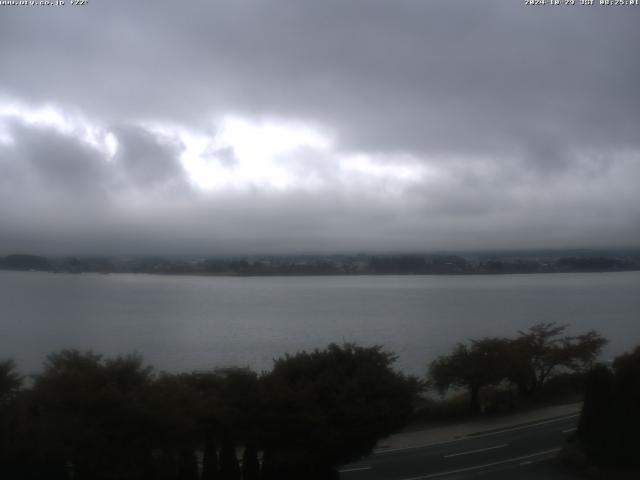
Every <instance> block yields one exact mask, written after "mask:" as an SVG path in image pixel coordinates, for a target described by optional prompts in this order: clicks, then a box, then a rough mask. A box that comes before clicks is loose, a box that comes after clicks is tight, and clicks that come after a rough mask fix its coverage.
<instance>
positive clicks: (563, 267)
mask: <svg viewBox="0 0 640 480" xmlns="http://www.w3.org/2000/svg"><path fill="white" fill-rule="evenodd" d="M0 270H11V271H48V272H54V273H70V274H76V273H102V274H107V273H146V274H157V275H197V276H225V277H294V276H295V277H299V276H353V275H506V274H537V273H603V272H624V271H638V270H640V251H629V252H615V251H610V252H609V251H603V252H599V251H598V252H566V253H565V254H564V255H559V254H558V253H555V254H554V253H551V252H546V253H545V252H538V253H536V254H531V253H526V252H521V253H520V254H517V253H513V252H510V253H502V254H500V253H492V254H472V253H469V254H464V255H463V254H460V255H453V254H437V255H436V254H412V255H366V254H357V255H281V256H248V257H205V258H193V257H192V258H172V257H141V258H140V257H138V258H121V257H118V258H113V257H65V258H53V257H44V256H39V255H31V254H13V255H8V256H6V257H0Z"/></svg>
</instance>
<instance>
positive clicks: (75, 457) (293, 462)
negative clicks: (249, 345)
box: [0, 323, 640, 480]
mask: <svg viewBox="0 0 640 480" xmlns="http://www.w3.org/2000/svg"><path fill="white" fill-rule="evenodd" d="M566 328H567V327H566V326H565V325H557V324H555V323H539V324H536V325H533V326H532V327H530V328H529V329H528V330H526V331H521V332H519V334H518V335H517V336H516V337H514V338H503V337H485V338H482V339H477V340H472V341H469V342H467V343H459V344H458V345H457V346H456V347H455V348H454V349H453V350H452V351H451V353H449V354H447V355H443V356H441V357H439V358H437V359H436V360H434V361H433V362H432V363H431V364H430V365H429V366H427V368H426V374H425V377H424V378H422V379H420V378H417V377H413V376H407V375H405V374H403V373H401V372H398V371H397V370H395V369H394V368H393V363H394V361H395V359H396V356H395V355H394V354H393V353H391V352H388V351H385V350H384V349H383V347H381V346H373V347H362V346H358V345H355V344H343V345H338V344H331V345H329V346H328V347H327V348H325V349H322V350H314V351H312V352H299V353H296V354H293V355H285V356H284V357H282V358H279V359H276V360H275V361H274V365H273V368H272V370H271V371H268V372H262V373H260V374H258V373H256V372H253V371H251V370H250V369H247V368H224V369H212V370H210V371H199V372H190V373H166V372H156V371H154V370H153V368H152V367H150V366H148V365H146V364H145V363H144V361H143V359H142V358H140V357H139V356H135V355H132V356H119V357H114V358H106V357H103V356H101V355H98V354H96V353H94V352H91V351H88V352H80V351H76V350H63V351H60V352H57V353H53V354H51V355H50V356H49V357H48V358H47V360H46V361H45V363H44V366H43V370H42V371H41V372H40V373H39V374H37V375H34V376H32V377H31V378H30V379H28V380H29V381H27V379H25V378H23V377H21V375H20V373H19V369H18V368H17V366H16V365H15V364H14V362H13V361H12V360H5V361H0V478H2V479H7V480H14V479H20V480H44V479H47V480H71V479H73V480H85V479H86V480H89V479H91V480H102V479H104V480H106V479H122V480H212V479H226V480H254V479H262V480H276V479H277V480H288V479H291V480H293V479H296V480H297V479H302V478H304V479H310V480H314V479H317V480H321V479H322V480H324V479H327V480H328V479H337V478H338V477H339V474H338V468H339V467H340V466H341V465H344V464H346V463H349V462H351V461H355V460H357V459H360V458H362V457H363V456H366V455H368V454H370V453H371V451H372V450H373V448H374V447H375V445H376V443H377V442H378V441H379V440H380V439H381V438H384V437H386V436H388V435H390V434H391V433H393V432H396V431H398V430H400V429H402V428H403V427H405V426H406V425H407V424H408V423H410V422H413V423H416V422H423V421H424V420H425V417H424V413H425V410H430V409H432V408H433V402H434V400H433V398H432V397H431V396H429V395H427V394H428V392H429V391H430V390H433V391H436V392H437V391H440V392H444V391H445V390H446V389H448V388H449V387H456V388H457V389H458V391H459V392H460V391H461V392H462V396H463V397H465V399H466V400H465V404H466V405H467V407H466V408H465V410H466V412H467V413H466V414H467V415H482V414H486V413H487V412H490V411H491V410H490V407H492V403H493V407H495V400H496V399H499V398H503V399H504V398H508V399H509V402H508V403H507V404H505V405H504V406H503V407H504V408H505V409H507V410H513V409H514V408H517V407H518V406H528V407H531V406H532V405H534V404H535V402H536V401H542V403H544V401H548V400H549V393H550V392H552V391H553V389H554V388H555V387H554V386H553V385H554V383H555V384H556V386H557V384H562V383H563V382H565V383H566V379H567V378H570V379H572V380H571V381H572V385H574V386H577V387H576V391H577V392H578V393H579V394H580V396H581V398H582V396H583V395H585V392H586V397H585V407H584V410H583V413H582V417H581V419H580V423H579V428H578V430H577V432H576V434H575V435H574V436H573V437H572V439H571V443H570V448H567V449H566V452H568V453H566V455H567V456H570V457H572V458H575V457H580V456H582V457H584V458H585V459H586V460H585V462H590V464H597V465H605V466H606V465H637V462H638V456H637V455H636V454H635V453H634V452H635V450H634V448H635V447H634V445H635V444H633V439H634V438H635V435H637V432H638V431H640V347H638V348H637V349H636V350H635V351H634V352H633V353H629V354H626V355H622V356H620V357H618V358H617V359H616V360H615V361H614V362H613V364H611V365H604V364H599V363H597V360H598V356H599V354H600V352H601V350H602V347H603V346H604V345H605V344H606V340H605V339H604V338H603V337H602V336H600V335H599V334H598V333H597V332H595V331H588V332H584V333H581V334H578V335H567V334H566ZM456 401H457V400H456V399H453V400H451V399H450V398H443V399H442V400H440V402H445V403H446V402H453V403H455V402H456ZM493 411H494V412H495V410H493ZM501 413H505V411H504V410H503V411H502V412H501ZM443 420H446V418H444V417H438V416H437V414H435V415H434V414H433V411H432V415H431V417H430V418H428V421H430V422H436V423H440V424H441V423H442V421H443ZM428 425H429V424H428V423H427V424H426V425H423V426H422V428H428ZM604 438H607V439H608V440H607V441H604V440H603V439H604ZM630 442H631V443H630Z"/></svg>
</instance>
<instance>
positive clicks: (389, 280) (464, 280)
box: [0, 271, 640, 374]
mask: <svg viewBox="0 0 640 480" xmlns="http://www.w3.org/2000/svg"><path fill="white" fill-rule="evenodd" d="M542 321H545V322H550V321H555V322H560V323H568V324H570V325H571V331H572V332H576V333H577V332H582V331H585V330H587V329H591V328H594V329H596V330H598V331H600V332H601V333H603V334H604V335H605V336H606V337H607V338H609V340H610V341H611V342H610V344H609V345H608V347H607V349H606V351H605V354H604V357H605V358H611V357H612V356H613V355H615V354H618V353H621V352H623V351H625V350H628V349H630V348H632V347H633V346H635V345H638V344H640V272H624V273H590V274H538V275H503V276H489V275H483V276H349V277H251V278H239V277H188V276H154V275H140V274H112V275H97V274H96V275H93V274H82V275H67V274H50V273H36V272H6V271H5V272H0V359H1V358H5V357H13V358H14V359H15V360H16V361H17V363H18V366H19V369H20V370H21V371H22V372H24V373H31V372H36V371H38V370H39V369H40V366H41V364H42V361H43V359H44V358H45V356H46V354H48V353H50V352H52V351H55V350H58V349H61V348H70V347H73V348H79V349H83V350H85V349H93V350H95V351H97V352H100V353H104V354H107V355H113V354H126V353H132V352H137V353H139V354H141V355H143V356H144V358H145V359H146V360H147V361H148V362H149V363H151V364H153V365H154V366H156V367H157V368H159V369H164V370H170V371H180V370H193V369H206V368H212V367H216V366H229V365H241V366H250V367H252V368H254V369H257V370H263V369H268V368H270V366H271V364H272V359H273V358H275V357H278V356H281V355H283V354H284V353H287V352H289V353H293V352H296V351H298V350H301V349H310V348H314V347H323V346H325V345H327V344H328V343H330V342H343V341H354V342H358V343H359V344H362V345H373V344H382V345H384V346H385V347H386V348H387V349H389V350H392V351H394V352H396V353H397V354H398V357H399V358H398V362H397V367H398V368H400V369H402V370H404V371H406V372H409V373H416V374H422V373H424V371H425V369H426V365H427V363H428V362H429V361H430V360H432V359H433V358H434V357H436V356H437V355H439V354H443V353H446V352H448V351H449V350H450V349H451V348H452V347H453V346H454V344H455V343H456V342H459V341H465V340H467V339H471V338H479V337H482V336H486V335H515V334H516V332H517V330H518V329H523V328H526V327H528V326H530V325H532V324H534V323H536V322H542Z"/></svg>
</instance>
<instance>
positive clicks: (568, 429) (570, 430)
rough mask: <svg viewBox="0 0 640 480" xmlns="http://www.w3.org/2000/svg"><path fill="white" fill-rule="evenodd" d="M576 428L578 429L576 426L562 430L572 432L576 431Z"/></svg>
mask: <svg viewBox="0 0 640 480" xmlns="http://www.w3.org/2000/svg"><path fill="white" fill-rule="evenodd" d="M576 430H577V428H576V427H573V428H567V429H566V430H562V433H571V432H575V431H576Z"/></svg>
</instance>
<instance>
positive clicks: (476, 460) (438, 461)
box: [340, 414, 578, 480]
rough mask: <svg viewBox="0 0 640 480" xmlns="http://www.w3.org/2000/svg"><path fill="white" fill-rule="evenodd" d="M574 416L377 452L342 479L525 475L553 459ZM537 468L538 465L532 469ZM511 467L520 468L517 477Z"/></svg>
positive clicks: (346, 471)
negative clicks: (435, 442) (540, 464)
mask: <svg viewBox="0 0 640 480" xmlns="http://www.w3.org/2000/svg"><path fill="white" fill-rule="evenodd" d="M577 421H578V415H577V414H576V415H569V416H564V417H557V418H552V419H547V420H542V421H538V422H535V423H530V424H524V425H519V426H515V427H511V428H505V429H503V430H496V431H489V432H484V433H481V434H477V435H470V436H468V437H465V438H461V439H458V440H454V441H451V442H446V443H439V444H432V445H426V446H422V447H412V448H403V449H395V450H386V451H379V452H377V453H374V454H373V455H371V456H369V457H367V458H364V459H363V460H361V461H359V462H356V463H352V464H349V465H346V466H344V467H342V468H341V469H340V478H341V480H428V479H446V478H465V477H472V476H479V475H484V474H487V473H491V472H492V473H493V475H490V476H487V477H488V478H489V477H490V478H492V479H493V478H518V477H524V476H525V473H526V471H527V470H531V469H532V467H531V466H533V465H537V464H539V463H540V462H545V461H548V460H550V459H553V458H554V457H555V456H556V454H557V453H558V451H559V450H560V448H561V447H562V445H563V444H564V442H565V440H566V439H567V437H568V436H569V435H570V433H571V432H572V431H573V430H575V427H576V423H577ZM535 468H539V467H537V466H536V467H535ZM514 469H519V470H521V471H522V472H521V473H522V475H520V472H518V474H517V475H516V474H515V472H514Z"/></svg>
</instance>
